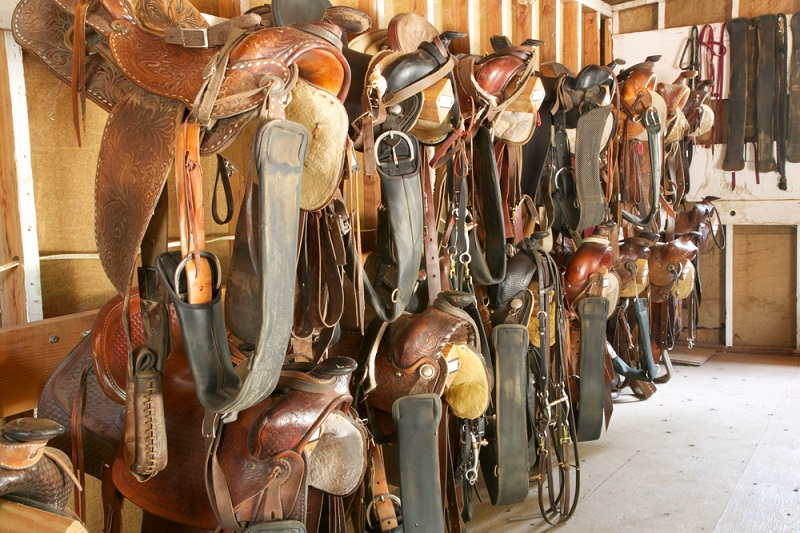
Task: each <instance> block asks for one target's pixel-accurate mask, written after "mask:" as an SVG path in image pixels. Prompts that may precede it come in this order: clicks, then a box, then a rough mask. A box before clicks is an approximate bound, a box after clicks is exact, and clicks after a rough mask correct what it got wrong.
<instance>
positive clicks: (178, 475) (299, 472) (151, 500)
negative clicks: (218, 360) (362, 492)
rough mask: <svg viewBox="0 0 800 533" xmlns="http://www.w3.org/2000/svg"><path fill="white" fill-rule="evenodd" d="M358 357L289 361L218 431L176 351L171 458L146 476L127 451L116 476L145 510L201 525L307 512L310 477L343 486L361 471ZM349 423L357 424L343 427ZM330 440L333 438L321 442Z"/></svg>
mask: <svg viewBox="0 0 800 533" xmlns="http://www.w3.org/2000/svg"><path fill="white" fill-rule="evenodd" d="M350 363H352V361H350ZM350 363H347V364H345V365H344V366H337V365H338V363H337V361H334V360H329V361H328V362H324V363H322V364H320V365H317V366H316V367H313V368H311V369H309V368H308V367H306V366H297V367H294V368H292V367H289V368H287V369H285V370H284V371H283V373H282V375H281V379H280V381H279V383H278V387H277V391H276V392H275V393H274V394H273V395H271V396H270V397H268V398H267V399H266V400H264V401H263V402H262V403H260V404H257V405H256V406H254V407H252V408H249V409H246V410H244V411H241V412H240V413H239V415H238V418H237V419H236V420H235V421H231V422H229V423H224V424H219V425H218V426H217V427H216V428H214V430H215V431H217V432H219V433H218V434H217V435H216V436H215V437H210V436H208V435H206V436H204V434H203V431H201V428H204V427H205V428H208V425H207V424H206V425H205V426H204V416H205V411H204V409H203V407H202V406H201V405H200V404H199V403H198V402H197V398H196V395H195V393H194V389H193V386H192V380H191V376H190V371H189V367H188V364H187V362H186V360H185V358H184V357H183V356H182V355H178V356H176V357H173V358H171V359H170V361H169V362H168V364H167V367H168V368H167V373H166V376H167V379H166V381H165V383H164V402H165V403H166V404H167V405H168V406H169V407H170V409H169V411H168V416H167V439H168V442H169V456H170V463H169V465H168V466H167V467H166V468H165V469H164V470H163V471H162V472H160V473H159V475H158V476H155V477H153V478H152V479H151V480H149V481H148V482H147V483H140V482H139V481H137V480H136V478H134V477H133V475H132V474H131V473H130V470H129V468H128V467H127V464H126V463H125V461H124V458H123V457H122V455H121V454H120V455H118V456H117V459H116V460H115V462H114V465H113V477H114V484H115V486H116V487H117V489H118V490H119V491H120V492H121V493H122V494H123V495H124V496H125V497H126V498H127V499H129V500H131V501H132V502H134V503H135V504H137V505H139V506H140V507H142V508H143V509H145V510H146V511H147V512H149V513H153V514H155V515H157V516H160V517H162V518H165V519H167V520H170V521H173V522H176V523H180V524H185V525H189V526H193V527H197V528H203V529H214V528H215V527H217V526H218V525H221V526H223V527H224V528H226V529H228V528H233V529H236V530H240V529H241V528H242V526H243V525H244V524H255V523H261V522H271V521H280V520H296V521H299V522H305V521H306V520H307V516H306V513H307V511H308V498H309V495H308V491H309V487H315V488H317V490H329V491H334V492H337V493H338V494H337V495H338V496H344V495H346V494H348V493H350V492H352V490H353V489H354V488H355V486H356V485H357V484H358V483H359V482H360V481H361V476H362V475H363V471H364V467H365V463H364V454H365V449H366V443H365V435H364V434H362V433H361V432H360V430H359V429H358V426H357V424H356V423H355V422H354V421H353V420H352V419H351V418H349V417H348V415H346V412H347V410H348V407H349V405H350V402H351V401H352V398H351V397H350V395H349V392H348V391H349V380H350V374H351V373H352V371H353V369H354V366H355V365H354V364H352V365H351V364H350ZM348 425H349V426H350V431H349V432H346V433H345V432H341V431H342V429H343V428H345V427H347V426H348ZM327 426H330V427H327ZM333 426H336V428H334V427H333ZM337 431H338V432H341V433H337ZM334 439H347V440H346V442H338V443H331V442H330V441H331V440H334ZM326 444H333V445H332V446H328V449H327V450H323V447H325V446H326ZM317 454H318V455H317ZM315 456H316V457H315ZM318 457H326V459H323V461H327V464H325V462H323V463H320V461H319V460H318ZM338 460H342V462H337V461H338ZM345 461H348V462H345ZM337 475H338V476H339V479H338V480H337V479H336V476H337ZM234 480H235V481H234ZM207 488H208V492H207ZM232 521H233V524H232V523H231V522H232Z"/></svg>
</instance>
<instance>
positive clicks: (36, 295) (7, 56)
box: [0, 31, 42, 326]
mask: <svg viewBox="0 0 800 533" xmlns="http://www.w3.org/2000/svg"><path fill="white" fill-rule="evenodd" d="M24 76H25V75H24V72H23V68H22V49H21V48H20V47H19V45H17V43H16V42H14V38H13V37H12V35H11V32H7V31H4V32H2V38H0V109H2V113H0V139H4V140H5V142H2V143H0V199H2V201H3V203H4V209H3V210H2V214H0V217H2V223H1V224H0V235H2V239H1V240H2V242H0V265H1V264H5V263H8V262H10V261H15V260H17V261H19V262H20V266H19V267H17V268H13V269H11V270H7V271H5V272H3V273H0V313H2V314H0V326H10V325H14V324H21V323H24V322H27V321H33V320H39V319H41V318H42V288H41V281H40V274H39V272H40V271H39V241H38V235H37V232H36V207H35V204H34V201H33V171H32V170H31V155H30V153H31V147H30V134H29V130H28V104H27V99H26V96H25V77H24Z"/></svg>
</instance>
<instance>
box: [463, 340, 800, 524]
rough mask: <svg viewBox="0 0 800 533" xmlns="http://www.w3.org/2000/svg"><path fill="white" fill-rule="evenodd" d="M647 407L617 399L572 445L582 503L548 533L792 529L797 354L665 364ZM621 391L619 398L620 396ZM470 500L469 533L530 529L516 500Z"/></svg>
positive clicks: (799, 506)
mask: <svg viewBox="0 0 800 533" xmlns="http://www.w3.org/2000/svg"><path fill="white" fill-rule="evenodd" d="M674 370H675V371H674V374H673V377H672V379H671V380H670V381H669V382H668V383H666V384H664V385H659V386H658V391H657V392H656V393H655V395H653V397H651V398H650V399H649V400H646V401H639V400H638V399H637V398H635V397H634V396H633V395H631V394H627V393H625V394H623V395H622V396H621V397H620V399H619V400H617V401H616V402H615V404H614V414H613V416H612V419H611V424H610V426H609V429H608V431H607V432H606V433H604V434H603V435H602V436H601V438H600V439H599V440H597V441H594V442H586V443H581V445H580V449H579V451H580V455H581V495H580V500H579V503H578V507H577V510H576V511H575V514H574V516H573V517H572V519H571V520H570V521H569V522H567V523H566V524H564V525H563V526H559V527H558V528H557V529H556V531H558V533H569V532H573V531H574V532H581V533H583V532H591V533H603V532H614V533H625V532H631V533H634V532H635V533H642V532H651V531H654V532H662V531H664V532H700V531H709V532H711V531H714V532H720V533H723V532H724V533H727V532H737V533H740V532H741V533H745V532H747V533H750V532H776V533H777V532H787V533H788V532H792V533H797V532H800V358H798V357H790V356H762V355H742V354H724V353H719V354H716V355H714V356H713V357H712V358H711V359H709V360H708V362H706V363H705V364H703V365H702V366H699V367H688V366H675V369H674ZM628 392H629V391H628ZM481 492H482V495H483V497H484V501H485V502H486V503H483V504H478V505H477V506H476V509H475V519H474V520H473V521H472V522H470V523H469V524H467V527H468V529H469V532H470V533H486V532H498V533H500V532H502V533H522V532H539V531H544V530H546V529H548V526H547V524H546V523H545V522H544V521H543V520H542V518H541V516H540V514H539V508H538V503H537V499H536V498H537V496H536V489H535V488H534V490H532V491H531V492H530V494H529V496H528V500H526V502H525V503H522V504H519V505H516V506H511V507H492V506H491V504H489V503H488V502H489V500H488V496H487V495H486V492H485V490H484V489H481Z"/></svg>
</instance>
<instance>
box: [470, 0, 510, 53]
mask: <svg viewBox="0 0 800 533" xmlns="http://www.w3.org/2000/svg"><path fill="white" fill-rule="evenodd" d="M474 1H475V6H476V9H475V10H474V11H471V12H470V18H472V17H474V18H475V19H476V20H475V21H473V23H472V25H471V26H472V27H474V28H476V29H477V30H478V32H477V35H476V36H475V39H473V42H474V43H475V44H476V45H477V46H478V48H477V50H473V53H477V54H479V55H483V54H487V53H488V54H491V53H492V52H494V50H492V45H491V43H490V42H489V40H490V39H491V38H492V36H493V35H505V32H504V31H503V18H504V17H503V13H504V10H505V8H506V4H507V2H504V1H503V0H474Z"/></svg>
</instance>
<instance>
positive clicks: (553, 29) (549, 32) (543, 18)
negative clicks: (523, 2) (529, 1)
mask: <svg viewBox="0 0 800 533" xmlns="http://www.w3.org/2000/svg"><path fill="white" fill-rule="evenodd" d="M560 3H561V0H540V2H539V39H541V40H542V41H544V46H542V47H540V48H539V50H540V52H541V53H540V61H541V62H542V63H547V62H549V61H558V57H559V53H558V43H557V34H558V31H557V28H558V26H557V21H558V13H557V11H558V6H559V4H560Z"/></svg>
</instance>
